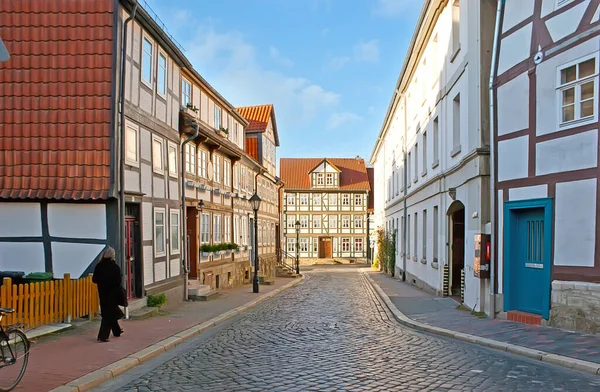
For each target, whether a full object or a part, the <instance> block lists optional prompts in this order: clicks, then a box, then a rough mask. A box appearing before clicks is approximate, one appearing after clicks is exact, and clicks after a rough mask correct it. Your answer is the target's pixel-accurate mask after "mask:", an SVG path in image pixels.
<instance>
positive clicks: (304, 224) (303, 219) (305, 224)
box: [300, 215, 308, 229]
mask: <svg viewBox="0 0 600 392" xmlns="http://www.w3.org/2000/svg"><path fill="white" fill-rule="evenodd" d="M300 228H301V229H308V215H300Z"/></svg>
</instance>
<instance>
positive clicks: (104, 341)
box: [98, 338, 109, 343]
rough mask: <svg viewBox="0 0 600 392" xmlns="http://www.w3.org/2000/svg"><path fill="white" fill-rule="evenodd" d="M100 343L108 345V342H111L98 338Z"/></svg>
mask: <svg viewBox="0 0 600 392" xmlns="http://www.w3.org/2000/svg"><path fill="white" fill-rule="evenodd" d="M98 341H99V342H100V343H108V342H109V340H108V339H101V338H98Z"/></svg>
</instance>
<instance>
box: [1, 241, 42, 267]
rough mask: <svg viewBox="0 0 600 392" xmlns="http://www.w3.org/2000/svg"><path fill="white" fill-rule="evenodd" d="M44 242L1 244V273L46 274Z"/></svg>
mask: <svg viewBox="0 0 600 392" xmlns="http://www.w3.org/2000/svg"><path fill="white" fill-rule="evenodd" d="M44 260H45V258H44V244H43V243H42V242H0V271H23V272H25V273H26V274H28V273H30V272H45V271H46V265H45V262H44Z"/></svg>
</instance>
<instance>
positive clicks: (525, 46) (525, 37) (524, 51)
mask: <svg viewBox="0 0 600 392" xmlns="http://www.w3.org/2000/svg"><path fill="white" fill-rule="evenodd" d="M532 28H533V25H532V24H531V23H529V24H528V25H526V26H524V27H523V28H521V29H519V30H517V31H515V32H514V33H512V34H511V35H509V36H508V37H506V38H504V39H503V40H502V44H501V46H500V60H499V61H498V75H502V74H503V73H504V72H506V71H508V70H509V69H510V68H512V67H514V66H515V65H517V64H519V63H520V62H521V61H523V60H526V59H527V58H529V55H530V46H531V30H532Z"/></svg>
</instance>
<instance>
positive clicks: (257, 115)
mask: <svg viewBox="0 0 600 392" xmlns="http://www.w3.org/2000/svg"><path fill="white" fill-rule="evenodd" d="M235 110H236V111H237V112H238V113H239V114H240V115H241V116H242V117H244V118H245V119H246V120H248V126H247V127H246V132H250V133H256V132H264V131H266V130H267V125H268V124H269V119H273V135H274V136H275V145H276V146H279V133H278V131H277V122H276V120H275V108H273V105H272V104H266V105H256V106H242V107H239V108H236V109H235Z"/></svg>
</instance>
